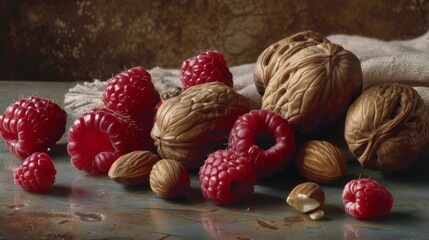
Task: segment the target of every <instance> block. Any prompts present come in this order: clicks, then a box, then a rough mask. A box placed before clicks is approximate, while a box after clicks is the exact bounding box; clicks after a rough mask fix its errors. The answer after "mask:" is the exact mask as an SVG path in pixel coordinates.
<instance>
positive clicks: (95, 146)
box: [0, 51, 393, 218]
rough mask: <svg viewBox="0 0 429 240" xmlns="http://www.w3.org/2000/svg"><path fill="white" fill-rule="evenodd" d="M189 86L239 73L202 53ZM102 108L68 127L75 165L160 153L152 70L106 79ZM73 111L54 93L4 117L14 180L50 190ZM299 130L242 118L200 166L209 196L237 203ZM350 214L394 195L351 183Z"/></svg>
mask: <svg viewBox="0 0 429 240" xmlns="http://www.w3.org/2000/svg"><path fill="white" fill-rule="evenodd" d="M180 81H181V83H182V87H183V88H184V89H186V88H189V87H192V86H194V85H197V84H204V83H207V82H223V83H225V84H226V85H228V86H230V87H233V77H232V74H231V72H230V70H229V68H228V67H227V64H226V61H225V60H224V58H223V56H222V54H221V53H220V52H218V51H205V52H200V53H199V54H198V55H197V56H195V57H192V58H189V59H187V60H185V61H184V62H183V64H182V67H181V69H180ZM102 101H103V105H104V106H103V107H100V108H95V109H93V110H91V111H89V112H86V113H84V114H83V115H82V116H80V117H78V118H77V119H75V120H74V121H73V123H72V125H71V126H70V129H69V132H68V137H67V140H68V143H67V151H68V153H69V155H70V156H71V163H72V164H73V165H74V166H75V167H76V168H77V169H79V170H82V171H85V172H86V173H89V174H104V173H107V172H108V171H109V169H110V166H111V165H112V164H113V162H114V161H115V160H116V159H117V158H119V157H120V156H122V155H123V154H126V153H129V152H131V151H135V150H143V149H144V150H150V151H156V149H155V146H154V142H153V140H152V138H151V137H150V131H151V129H152V126H153V124H154V118H155V114H156V111H157V107H158V106H159V104H160V103H161V101H160V96H159V93H158V92H157V91H156V89H155V87H154V85H153V83H152V78H151V75H150V74H149V72H147V71H146V69H144V68H143V67H134V68H131V69H129V70H127V71H124V72H122V73H119V74H117V75H116V76H114V77H112V78H110V79H109V80H108V81H107V82H106V86H105V89H104V91H103V93H102ZM66 119H67V114H66V113H65V111H64V110H63V109H62V108H61V107H60V106H58V105H57V104H56V103H54V102H53V101H51V100H49V99H45V98H40V97H35V96H31V97H29V98H23V99H20V100H18V101H17V102H15V103H13V104H11V105H10V106H9V107H8V108H7V109H6V111H5V112H4V113H3V114H2V115H0V135H1V136H2V138H3V139H4V141H5V143H6V145H7V147H8V148H9V149H10V151H11V153H12V154H14V155H16V156H17V157H19V158H26V159H25V161H24V162H23V164H22V165H21V166H20V167H19V168H17V169H16V170H15V172H14V181H15V184H16V185H18V186H21V187H22V188H24V189H26V190H29V191H41V190H46V189H49V188H50V187H51V186H52V185H53V183H54V182H55V175H56V169H55V167H54V164H53V162H52V160H51V158H50V156H49V155H48V154H47V153H46V152H47V151H48V150H49V149H50V148H51V147H53V146H54V145H55V143H56V142H57V141H58V140H60V138H61V137H62V136H63V134H64V133H65V127H66ZM295 148H296V143H295V134H294V130H293V128H292V127H291V126H290V125H289V123H288V121H287V120H285V119H284V118H283V117H282V116H280V115H279V114H277V113H274V112H270V111H267V110H264V109H259V110H252V111H250V112H248V113H246V114H244V115H242V116H240V117H239V118H238V119H237V120H236V122H235V124H234V126H233V128H232V129H231V131H230V134H229V138H228V145H227V148H226V149H223V150H218V151H216V152H213V153H211V154H209V155H208V157H207V159H206V161H205V162H204V164H203V166H202V167H201V168H200V170H199V179H200V188H201V191H202V194H203V196H204V197H205V198H207V199H211V200H213V201H214V202H215V203H216V204H219V205H230V204H233V203H237V202H239V201H241V200H243V199H245V198H246V197H247V196H249V195H250V194H252V193H253V191H254V186H255V184H256V179H257V178H263V177H267V176H270V175H272V174H274V173H276V172H278V171H280V170H281V169H283V168H284V167H285V166H286V165H287V164H288V163H289V162H290V161H291V159H292V158H293V154H294V152H295ZM343 200H344V205H345V209H346V212H347V213H349V214H350V215H352V216H355V217H360V218H367V217H368V218H371V217H377V216H380V215H383V214H386V213H387V212H389V211H390V209H391V207H392V202H393V198H392V196H391V194H390V193H389V192H388V191H387V189H385V188H384V187H383V186H381V185H380V184H379V183H377V182H375V181H373V180H370V179H359V180H353V181H351V182H349V183H348V184H347V185H346V186H345V188H344V192H343Z"/></svg>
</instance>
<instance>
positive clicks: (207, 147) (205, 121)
mask: <svg viewBox="0 0 429 240" xmlns="http://www.w3.org/2000/svg"><path fill="white" fill-rule="evenodd" d="M248 111H250V104H249V101H248V100H247V99H246V98H245V97H244V96H242V95H240V94H238V93H237V92H235V91H234V90H233V89H232V88H230V87H228V86H227V85H225V84H223V83H218V82H213V83H206V84H201V85H195V86H192V87H190V88H188V89H186V90H184V91H183V92H182V93H181V94H180V95H179V96H176V97H172V98H169V99H167V100H166V101H164V102H163V103H162V104H161V106H160V107H159V109H158V111H157V114H156V121H155V124H154V126H153V128H152V131H151V136H152V138H153V139H154V141H155V145H156V146H157V150H158V154H159V155H160V156H161V157H162V158H167V159H174V160H176V161H179V162H181V163H182V164H183V165H185V167H187V168H196V167H199V166H201V165H202V163H203V161H204V160H205V159H206V158H207V155H208V154H209V153H212V152H214V151H215V150H217V149H222V148H225V144H226V142H227V137H228V134H229V131H230V130H231V128H232V126H233V125H234V123H235V120H236V119H237V117H238V116H241V115H243V114H244V113H247V112H248Z"/></svg>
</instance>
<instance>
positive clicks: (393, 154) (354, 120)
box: [344, 83, 429, 173]
mask: <svg viewBox="0 0 429 240" xmlns="http://www.w3.org/2000/svg"><path fill="white" fill-rule="evenodd" d="M344 137H345V139H346V142H347V144H348V146H349V149H350V151H351V152H352V153H353V154H354V155H355V156H356V158H357V159H358V160H359V162H360V163H361V164H362V165H363V166H364V167H366V168H369V169H373V170H378V171H381V172H385V173H393V172H397V171H400V170H403V169H406V168H408V167H410V166H411V165H412V164H413V163H414V162H415V160H416V159H417V158H418V157H419V156H420V155H421V154H422V153H423V151H424V150H425V148H426V146H427V143H428V141H429V110H428V109H427V107H426V106H425V105H424V102H423V99H422V98H421V97H420V95H419V94H418V93H417V91H415V90H414V89H413V88H412V87H410V86H407V85H402V84H396V83H393V84H380V85H374V86H371V87H369V88H367V89H366V90H365V91H364V92H363V93H362V95H361V96H359V98H358V99H356V101H355V102H354V103H353V104H352V105H351V106H350V108H349V110H348V112H347V117H346V122H345V130H344Z"/></svg>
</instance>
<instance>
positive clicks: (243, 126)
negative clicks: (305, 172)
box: [228, 109, 296, 177]
mask: <svg viewBox="0 0 429 240" xmlns="http://www.w3.org/2000/svg"><path fill="white" fill-rule="evenodd" d="M295 147H296V145H295V134H294V131H293V129H292V127H291V126H290V125H289V123H288V122H287V121H286V120H285V119H284V118H283V117H281V116H280V115H279V114H277V113H274V112H270V111H267V110H265V109H259V110H252V111H250V112H249V113H246V114H244V115H242V116H241V117H239V118H238V119H237V120H236V122H235V124H234V126H233V127H232V130H231V132H230V135H229V142H228V149H231V150H233V151H235V152H237V153H238V154H240V155H242V156H245V157H246V158H248V159H250V161H252V163H253V164H254V167H255V171H256V176H257V177H266V176H268V175H271V174H273V173H275V172H277V171H279V170H281V169H282V168H283V167H285V166H286V165H287V164H288V163H289V162H290V160H291V159H292V157H293V154H294V152H295Z"/></svg>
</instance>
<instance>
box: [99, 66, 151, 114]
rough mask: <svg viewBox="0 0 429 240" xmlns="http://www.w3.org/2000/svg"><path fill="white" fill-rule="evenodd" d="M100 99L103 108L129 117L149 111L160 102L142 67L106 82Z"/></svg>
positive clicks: (148, 76)
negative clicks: (126, 114)
mask: <svg viewBox="0 0 429 240" xmlns="http://www.w3.org/2000/svg"><path fill="white" fill-rule="evenodd" d="M102 98H103V103H104V106H105V107H107V108H110V109H112V110H115V111H118V112H122V113H128V114H130V115H133V114H135V113H139V112H141V111H142V110H151V109H152V108H153V107H154V106H155V105H156V104H157V103H158V101H159V100H160V98H159V94H158V92H157V91H156V90H155V87H154V86H153V83H152V77H151V75H150V74H149V72H147V71H146V69H145V68H143V67H134V68H131V69H129V70H127V71H125V72H122V73H119V74H117V75H116V76H114V77H112V78H110V79H109V80H107V82H106V87H105V89H104V91H103V93H102Z"/></svg>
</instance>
